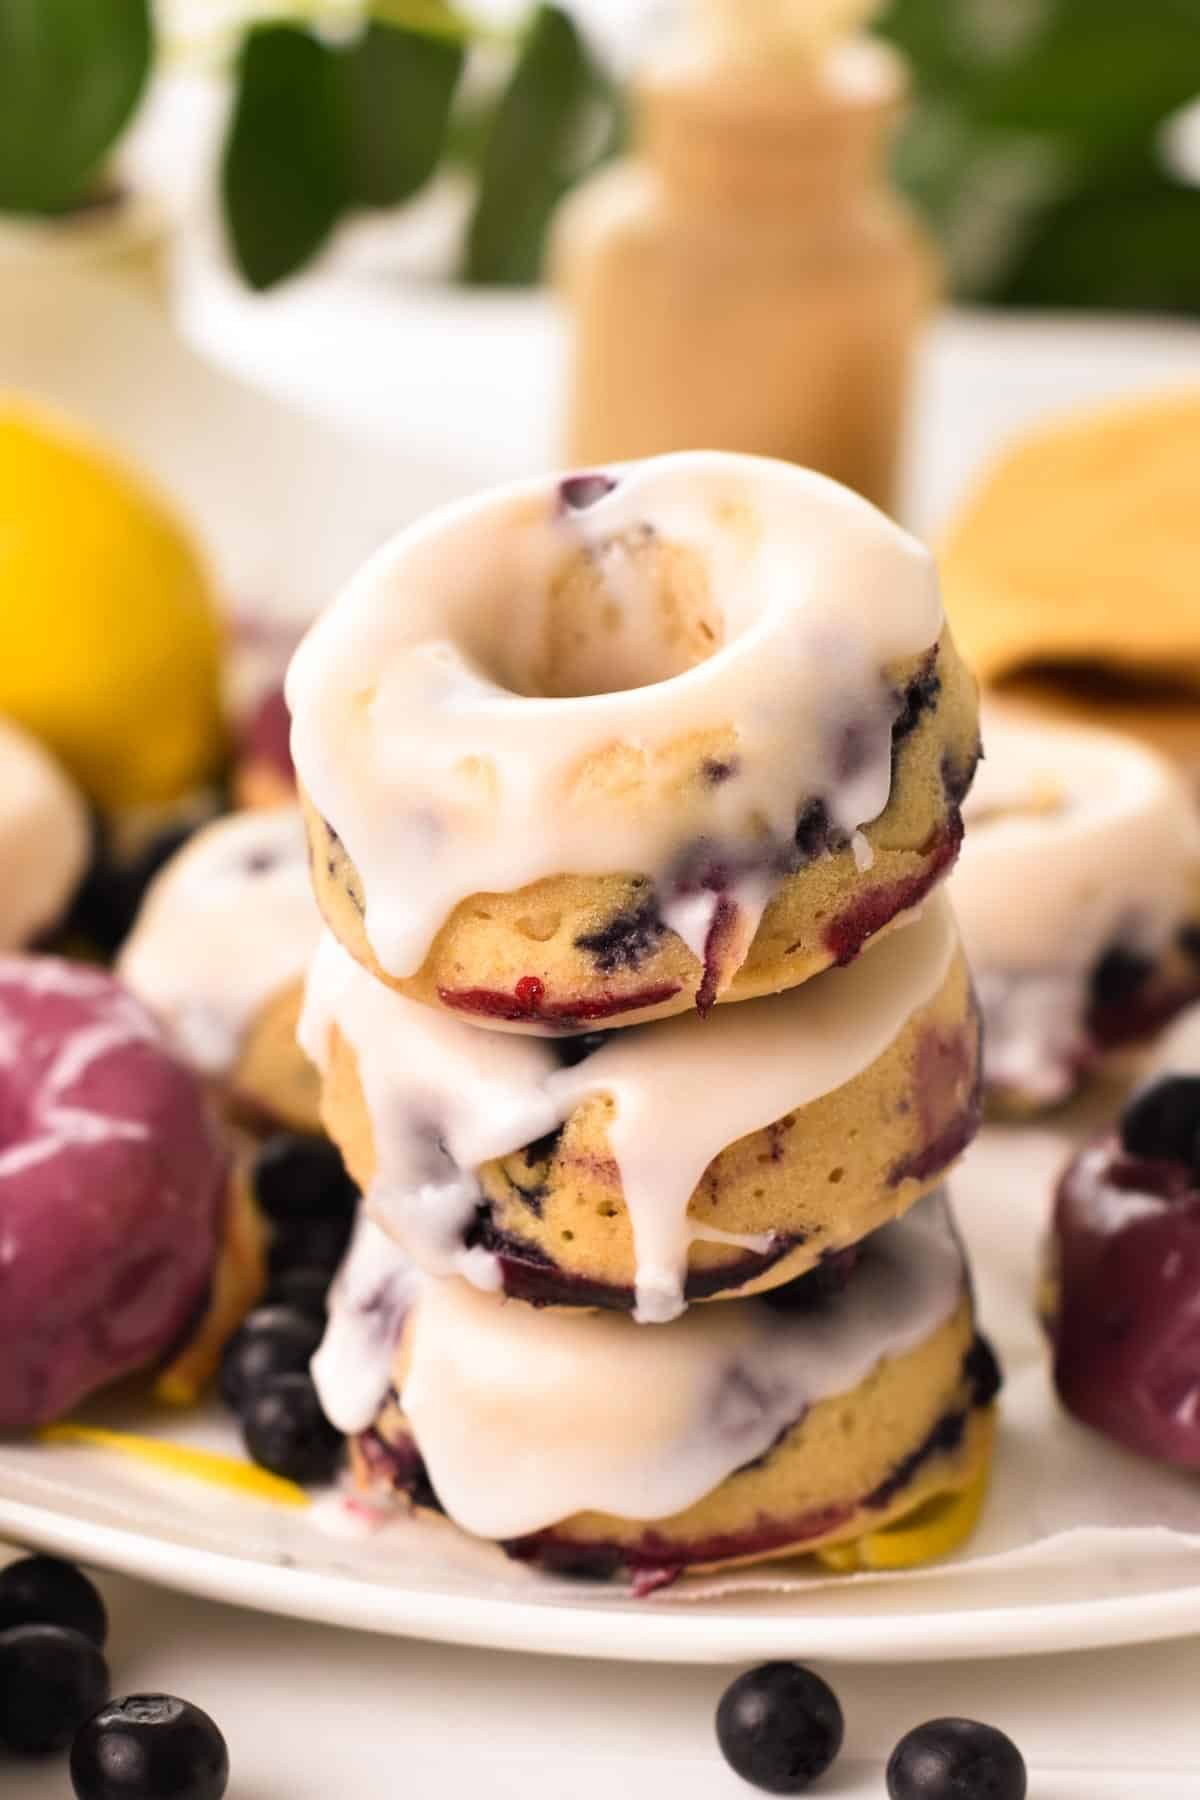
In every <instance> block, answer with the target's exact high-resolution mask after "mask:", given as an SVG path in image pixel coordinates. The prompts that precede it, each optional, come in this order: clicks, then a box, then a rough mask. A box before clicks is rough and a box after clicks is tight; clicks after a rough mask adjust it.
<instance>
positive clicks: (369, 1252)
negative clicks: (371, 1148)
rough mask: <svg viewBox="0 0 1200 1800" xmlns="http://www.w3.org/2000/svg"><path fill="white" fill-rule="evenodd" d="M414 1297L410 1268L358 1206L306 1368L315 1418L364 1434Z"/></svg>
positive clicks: (415, 1275) (415, 1276)
mask: <svg viewBox="0 0 1200 1800" xmlns="http://www.w3.org/2000/svg"><path fill="white" fill-rule="evenodd" d="M420 1289H421V1277H420V1274H419V1272H418V1270H417V1268H416V1265H415V1264H414V1263H412V1262H410V1261H409V1259H408V1257H407V1256H406V1255H405V1254H404V1252H403V1250H401V1248H400V1246H399V1245H398V1244H397V1243H396V1242H395V1240H394V1239H392V1238H390V1237H388V1236H387V1234H386V1233H385V1232H383V1231H381V1230H380V1228H379V1226H378V1225H377V1224H376V1223H375V1221H374V1220H373V1219H372V1218H371V1216H370V1214H369V1213H368V1212H367V1210H366V1208H365V1207H363V1206H360V1207H359V1210H358V1217H357V1219H356V1220H355V1225H354V1235H353V1237H352V1238H351V1240H350V1248H349V1249H348V1250H347V1252H346V1255H345V1259H344V1260H343V1262H342V1266H341V1268H340V1269H339V1270H338V1272H337V1275H336V1276H335V1278H334V1281H333V1283H332V1285H331V1287H330V1289H329V1323H328V1325H327V1326H326V1328H325V1335H324V1337H323V1338H322V1340H321V1347H320V1349H319V1350H318V1351H317V1354H316V1355H315V1356H314V1357H313V1360H312V1365H311V1366H312V1377H313V1380H314V1381H315V1382H316V1385H317V1392H318V1394H319V1395H320V1397H321V1407H322V1410H323V1411H324V1414H325V1417H326V1418H327V1419H328V1420H330V1422H331V1423H332V1424H334V1425H336V1426H337V1428H338V1430H339V1431H345V1432H351V1431H365V1430H366V1428H367V1426H368V1425H369V1424H370V1423H371V1421H372V1419H373V1418H374V1417H375V1415H376V1413H377V1412H378V1411H379V1408H380V1406H381V1405H382V1404H383V1397H384V1395H385V1394H386V1393H387V1389H388V1383H389V1381H390V1379H391V1366H392V1357H393V1355H394V1353H395V1349H396V1345H397V1344H398V1343H399V1341H400V1333H401V1330H402V1329H403V1326H404V1320H405V1318H406V1316H407V1314H408V1312H409V1310H410V1308H411V1307H412V1305H413V1303H414V1301H415V1300H416V1298H417V1295H418V1294H419V1293H420Z"/></svg>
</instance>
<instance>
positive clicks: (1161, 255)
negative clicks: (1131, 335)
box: [996, 163, 1200, 312]
mask: <svg viewBox="0 0 1200 1800" xmlns="http://www.w3.org/2000/svg"><path fill="white" fill-rule="evenodd" d="M1197 245H1200V189H1196V188H1189V187H1182V186H1180V185H1178V184H1177V183H1175V182H1172V181H1169V180H1168V179H1167V178H1166V177H1165V176H1164V175H1163V174H1162V173H1161V171H1159V170H1157V169H1156V168H1154V167H1153V166H1152V165H1150V164H1148V163H1147V164H1145V165H1143V166H1142V167H1141V168H1134V169H1130V170H1128V171H1125V172H1123V173H1120V174H1116V175H1110V177H1109V179H1107V180H1106V181H1105V182H1104V183H1103V184H1102V185H1096V186H1089V187H1086V188H1084V189H1082V190H1081V191H1080V192H1078V193H1076V194H1074V195H1072V196H1071V197H1070V198H1069V199H1067V200H1064V201H1063V202H1062V204H1061V205H1059V206H1056V207H1052V208H1050V209H1049V210H1048V211H1047V212H1046V213H1045V215H1044V216H1043V217H1042V218H1041V219H1040V220H1039V221H1038V222H1037V226H1036V228H1035V229H1034V230H1033V231H1032V232H1031V233H1030V237H1029V241H1028V242H1027V243H1026V245H1025V248H1024V253H1023V254H1022V256H1021V257H1020V258H1019V259H1018V261H1017V264H1016V266H1015V268H1014V269H1013V270H1012V271H1011V273H1010V274H1009V276H1008V278H1007V279H1006V281H1005V282H1004V284H1003V286H1002V287H1001V288H1000V289H999V290H998V292H997V295H996V298H998V299H999V300H1001V301H1004V302H1007V303H1009V304H1012V305H1018V306H1085V307H1120V308H1132V309H1138V310H1144V311H1150V312H1200V256H1198V255H1197Z"/></svg>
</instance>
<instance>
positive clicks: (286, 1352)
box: [221, 1306, 324, 1412]
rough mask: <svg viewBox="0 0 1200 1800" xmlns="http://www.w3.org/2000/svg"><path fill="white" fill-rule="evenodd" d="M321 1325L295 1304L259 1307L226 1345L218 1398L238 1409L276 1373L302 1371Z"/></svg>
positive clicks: (313, 1348)
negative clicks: (297, 1309)
mask: <svg viewBox="0 0 1200 1800" xmlns="http://www.w3.org/2000/svg"><path fill="white" fill-rule="evenodd" d="M323 1335H324V1326H323V1325H322V1324H320V1323H319V1322H318V1321H317V1320H316V1319H313V1318H311V1317H309V1316H307V1315H306V1314H304V1313H302V1312H297V1311H296V1309H295V1307H294V1306H258V1307H255V1309H254V1311H253V1312H252V1313H250V1314H249V1315H248V1316H247V1318H246V1320H245V1322H244V1323H243V1325H242V1326H241V1329H240V1330H239V1331H236V1332H235V1333H234V1335H233V1336H232V1337H231V1338H230V1340H229V1342H228V1344H226V1346H225V1350H224V1354H223V1355H222V1357H221V1398H222V1399H223V1400H224V1402H225V1404H226V1406H229V1407H232V1408H233V1410H234V1412H241V1410H242V1408H243V1407H244V1406H245V1405H246V1403H247V1402H248V1400H249V1399H250V1397H251V1395H252V1394H254V1393H257V1391H258V1389H259V1388H260V1387H262V1386H263V1384H264V1382H267V1381H271V1380H273V1379H274V1377H275V1376H276V1375H298V1374H303V1373H304V1371H305V1370H306V1369H307V1368H308V1365H309V1363H310V1362H311V1360H312V1358H313V1355H314V1353H315V1352H316V1349H317V1346H318V1345H319V1344H320V1342H321V1338H322V1337H323Z"/></svg>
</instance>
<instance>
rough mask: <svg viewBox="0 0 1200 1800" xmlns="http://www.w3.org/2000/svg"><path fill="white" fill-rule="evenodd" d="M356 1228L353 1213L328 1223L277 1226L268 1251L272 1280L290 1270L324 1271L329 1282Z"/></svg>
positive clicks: (295, 1221)
mask: <svg viewBox="0 0 1200 1800" xmlns="http://www.w3.org/2000/svg"><path fill="white" fill-rule="evenodd" d="M353 1228H354V1216H353V1214H352V1213H341V1214H337V1215H331V1216H330V1217H328V1218H324V1219H285V1220H284V1221H283V1223H282V1224H279V1225H276V1226H275V1228H274V1231H273V1232H272V1234H271V1243H270V1247H269V1249H268V1251H267V1267H268V1269H269V1271H270V1276H271V1280H272V1281H275V1280H276V1279H277V1278H278V1277H279V1276H281V1275H284V1274H286V1273H287V1271H288V1270H289V1269H324V1270H325V1279H326V1281H328V1280H329V1279H330V1278H331V1277H332V1275H333V1272H334V1270H335V1269H336V1268H337V1266H338V1264H339V1263H340V1262H341V1260H342V1258H343V1256H344V1255H345V1254H346V1247H347V1245H348V1244H349V1242H350V1233H351V1231H352V1230H353Z"/></svg>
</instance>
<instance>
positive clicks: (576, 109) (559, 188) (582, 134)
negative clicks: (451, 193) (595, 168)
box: [464, 5, 606, 284]
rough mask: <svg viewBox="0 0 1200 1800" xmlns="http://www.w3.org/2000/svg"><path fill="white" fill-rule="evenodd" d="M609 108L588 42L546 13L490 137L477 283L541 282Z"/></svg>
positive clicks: (537, 20)
mask: <svg viewBox="0 0 1200 1800" xmlns="http://www.w3.org/2000/svg"><path fill="white" fill-rule="evenodd" d="M605 107H606V97H605V93H604V89H603V86H602V83H601V80H600V77H599V76H598V73H597V71H596V70H595V68H594V67H593V64H592V62H591V59H590V57H589V56H588V53H587V50H586V48H585V46H584V43H583V40H582V38H581V37H580V35H579V32H578V31H577V30H576V28H575V26H574V24H573V23H572V22H571V20H570V19H569V18H568V17H567V15H566V13H564V12H563V11H562V10H561V8H559V7H557V6H547V5H542V6H539V7H538V9H537V11H536V13H535V14H534V16H533V20H532V23H531V25H530V28H529V32H528V35H527V37H526V39H525V43H524V46H523V48H522V50H521V53H520V55H519V56H518V59H517V63H516V67H515V68H514V70H513V73H512V77H511V79H510V81H509V83H508V86H507V87H506V88H505V90H504V92H503V94H502V95H501V96H500V100H499V104H498V106H497V109H496V113H495V117H494V118H493V120H492V124H491V128H490V130H489V132H488V136H487V142H486V145H485V147H484V153H483V162H482V168H481V172H480V182H479V193H478V197H477V200H476V204H475V210H474V213H473V215H472V218H471V223H470V228H469V232H468V238H467V255H466V266H465V270H464V277H465V279H466V280H467V281H471V282H500V283H514V284H515V283H522V282H529V281H534V280H536V279H537V276H538V273H539V269H540V265H541V256H542V242H543V239H544V236H545V231H546V226H547V223H548V222H549V218H550V214H551V212H552V211H553V208H554V206H555V205H556V203H557V202H558V200H559V198H560V197H561V195H562V193H563V192H564V190H565V189H566V187H567V186H568V185H569V184H570V182H571V181H572V180H574V179H577V178H578V176H579V174H580V173H581V172H582V168H583V166H584V165H585V163H586V161H587V160H588V157H587V153H586V151H585V150H584V149H583V148H582V146H583V145H584V144H585V140H586V135H587V130H588V126H589V124H590V123H592V122H594V115H595V112H596V109H597V108H601V109H604V108H605Z"/></svg>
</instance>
